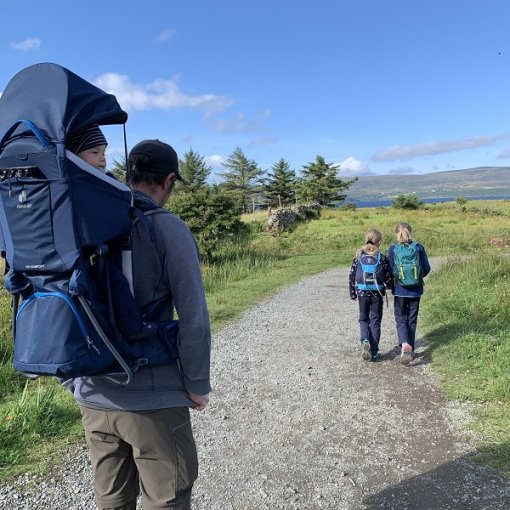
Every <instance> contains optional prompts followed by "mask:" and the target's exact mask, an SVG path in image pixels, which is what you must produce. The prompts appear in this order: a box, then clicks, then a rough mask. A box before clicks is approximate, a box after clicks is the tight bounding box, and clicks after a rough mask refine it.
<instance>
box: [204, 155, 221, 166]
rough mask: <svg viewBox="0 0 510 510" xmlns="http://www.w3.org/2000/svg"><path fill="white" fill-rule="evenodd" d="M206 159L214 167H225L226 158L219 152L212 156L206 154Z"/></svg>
mask: <svg viewBox="0 0 510 510" xmlns="http://www.w3.org/2000/svg"><path fill="white" fill-rule="evenodd" d="M204 161H205V162H206V164H207V165H209V166H210V167H212V168H223V167H222V164H223V163H224V162H225V161H226V159H225V158H224V157H223V156H220V155H218V154H213V155H212V156H205V157H204Z"/></svg>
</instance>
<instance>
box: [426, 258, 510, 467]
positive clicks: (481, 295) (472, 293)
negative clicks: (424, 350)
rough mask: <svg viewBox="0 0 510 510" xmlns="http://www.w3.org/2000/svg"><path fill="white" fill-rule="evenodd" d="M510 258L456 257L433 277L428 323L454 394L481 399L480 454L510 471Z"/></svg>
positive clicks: (435, 355) (438, 366) (436, 357)
mask: <svg viewBox="0 0 510 510" xmlns="http://www.w3.org/2000/svg"><path fill="white" fill-rule="evenodd" d="M509 282H510V258H509V257H508V256H507V254H495V253H490V252H481V253H478V254H477V255H475V256H473V257H470V258H469V259H465V260H461V259H456V260H455V259H453V260H450V261H449V262H448V263H447V264H446V265H444V266H443V267H441V268H440V269H439V270H438V271H437V272H436V273H435V274H434V275H433V276H432V278H431V279H430V282H429V284H428V288H427V298H426V299H423V306H422V317H423V326H424V328H425V333H426V336H427V340H428V342H429V352H430V357H431V361H432V367H433V369H434V370H435V371H436V372H437V373H438V374H439V375H440V377H441V385H442V387H443V388H444V390H445V391H446V394H447V395H448V397H449V398H451V399H455V400H460V401H465V402H471V403H476V404H478V406H477V407H476V411H475V414H474V417H475V420H474V422H473V424H472V427H473V428H474V429H475V430H476V431H477V432H478V433H479V434H480V435H481V437H483V440H482V441H481V445H480V447H481V452H482V453H481V454H480V459H482V460H484V461H486V462H490V463H491V464H492V465H494V466H495V467H497V468H498V469H500V470H501V471H503V472H505V473H506V474H507V475H510V369H509V360H510V299H509V298H510V287H509Z"/></svg>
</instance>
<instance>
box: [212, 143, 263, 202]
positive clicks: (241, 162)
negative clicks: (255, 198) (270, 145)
mask: <svg viewBox="0 0 510 510" xmlns="http://www.w3.org/2000/svg"><path fill="white" fill-rule="evenodd" d="M222 165H223V167H224V168H225V169H226V171H225V172H223V173H220V174H219V175H220V176H221V177H223V178H224V179H225V182H224V184H223V186H224V187H225V188H226V189H227V190H229V191H231V192H232V194H233V195H234V196H235V197H236V199H237V201H238V203H239V205H240V206H241V207H242V209H243V210H244V211H247V210H249V209H250V199H251V197H252V195H253V194H254V193H256V192H257V191H259V189H258V188H259V187H260V185H259V178H260V177H261V175H262V173H263V172H262V170H261V169H260V168H258V166H257V163H256V162H255V161H254V160H252V159H248V158H247V157H246V156H245V155H244V152H243V151H242V149H241V148H240V147H236V149H235V150H234V152H233V153H232V154H231V155H230V156H229V157H228V158H227V161H226V162H225V163H223V164H222Z"/></svg>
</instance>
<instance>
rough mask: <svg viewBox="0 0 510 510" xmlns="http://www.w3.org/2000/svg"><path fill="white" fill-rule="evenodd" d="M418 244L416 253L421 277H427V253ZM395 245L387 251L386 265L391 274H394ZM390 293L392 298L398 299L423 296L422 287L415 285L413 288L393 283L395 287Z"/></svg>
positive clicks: (428, 271) (428, 266)
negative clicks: (418, 257)
mask: <svg viewBox="0 0 510 510" xmlns="http://www.w3.org/2000/svg"><path fill="white" fill-rule="evenodd" d="M417 244H418V253H419V255H420V263H421V267H422V270H423V276H424V277H425V276H427V275H428V274H429V273H430V264H429V259H428V257H427V252H426V251H425V248H424V247H423V245H422V244H420V243H417ZM394 259H395V245H394V244H392V245H391V246H390V249H389V250H388V264H389V266H390V269H391V272H392V273H393V274H394V272H395V264H394ZM392 293H393V295H394V296H399V297H409V298H416V297H420V296H421V295H422V294H423V285H416V286H415V287H403V286H402V285H400V283H398V282H397V281H395V287H394V288H393V290H392Z"/></svg>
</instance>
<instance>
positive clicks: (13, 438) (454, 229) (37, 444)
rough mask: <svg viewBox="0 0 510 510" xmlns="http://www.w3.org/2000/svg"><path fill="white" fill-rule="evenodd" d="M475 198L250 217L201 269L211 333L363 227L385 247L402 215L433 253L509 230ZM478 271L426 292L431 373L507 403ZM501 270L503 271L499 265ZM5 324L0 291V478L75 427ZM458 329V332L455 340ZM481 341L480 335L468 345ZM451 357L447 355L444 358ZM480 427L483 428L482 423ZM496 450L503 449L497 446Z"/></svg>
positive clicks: (509, 209) (348, 247)
mask: <svg viewBox="0 0 510 510" xmlns="http://www.w3.org/2000/svg"><path fill="white" fill-rule="evenodd" d="M473 204H476V207H473V206H472V204H471V203H468V204H467V205H466V206H465V207H464V208H462V207H460V206H459V205H458V204H455V203H451V204H443V205H439V204H438V205H430V206H427V207H426V208H425V209H423V210H418V211H405V212H403V211H397V210H395V209H391V208H376V209H363V210H357V211H345V210H324V211H323V214H322V218H321V219H319V220H313V221H310V222H308V223H306V224H301V225H299V226H298V228H297V229H296V230H295V231H294V232H292V233H284V234H281V235H278V236H273V235H269V234H268V233H266V232H265V230H264V224H265V221H266V220H267V216H266V214H265V213H257V214H256V215H248V216H246V217H245V218H244V220H245V221H246V222H248V223H251V224H252V231H253V234H252V237H251V239H250V240H249V241H245V242H242V243H230V244H227V245H225V246H224V247H223V248H222V250H221V251H220V252H218V253H217V254H215V263H214V264H213V265H204V266H203V278H204V284H205V288H206V293H207V299H208V305H209V311H210V315H211V321H212V326H213V329H214V330H217V329H218V328H219V327H221V326H223V325H224V324H225V323H227V322H228V321H230V320H232V319H233V318H235V317H237V316H238V315H239V314H240V313H241V312H243V311H244V310H246V309H247V308H248V307H249V306H251V305H252V304H254V303H256V302H257V301H260V300H261V299H263V298H264V297H266V296H268V295H270V294H271V293H273V292H274V291H275V290H276V289H278V288H281V287H283V286H286V285H288V284H289V283H291V282H294V281H296V280H298V279H300V278H302V277H303V276H306V275H310V274H313V273H316V272H319V271H322V270H325V269H328V268H332V267H339V266H347V265H348V264H350V261H351V260H352V256H353V254H354V252H355V251H356V249H357V248H358V247H359V246H361V244H362V243H363V236H364V233H365V231H366V230H367V229H368V228H370V227H372V226H375V227H377V228H378V229H379V230H381V232H382V233H383V235H384V239H383V243H384V246H383V248H387V247H388V246H389V244H391V243H392V242H393V237H394V233H393V232H394V227H395V225H396V224H397V223H398V222H400V221H407V222H409V223H411V225H412V226H413V227H414V230H415V234H416V238H417V239H418V240H419V241H421V242H422V243H424V244H425V246H426V247H427V251H428V252H429V254H430V255H431V256H437V255H458V254H460V255H472V254H476V253H478V252H480V250H483V249H485V247H486V246H487V245H488V240H489V238H490V237H491V236H499V235H504V234H507V233H508V216H509V215H510V203H507V202H487V203H482V202H476V203H474V202H473ZM495 210H497V211H498V212H494V211H495ZM455 267H457V266H455ZM461 267H462V266H461ZM470 271H471V273H473V275H474V274H475V273H476V271H475V270H474V269H471V270H468V272H470ZM478 271H479V279H480V280H483V282H484V284H483V285H485V286H486V290H487V292H485V293H484V292H481V291H480V289H479V286H476V285H474V284H473V286H472V287H470V294H471V295H473V296H475V298H471V299H467V298H466V294H468V293H467V292H464V290H463V289H465V283H464V282H460V281H458V279H456V278H452V279H450V280H449V283H448V285H447V286H446V285H444V286H443V288H448V289H450V290H451V291H452V293H454V291H455V289H456V288H457V287H459V288H460V289H461V290H460V291H458V293H457V291H455V294H458V296H457V297H456V298H455V299H453V300H452V299H449V297H448V295H446V297H445V298H444V299H443V300H442V301H440V302H439V301H438V303H437V304H434V303H435V299H436V298H437V299H439V296H440V294H441V293H440V292H427V299H424V305H426V303H427V301H428V300H429V298H432V297H434V299H433V300H432V299H431V300H430V301H431V302H430V306H431V308H430V310H433V311H430V312H427V313H429V316H430V317H435V314H436V313H441V316H440V317H441V320H438V321H437V323H435V324H436V327H434V331H431V338H432V341H433V345H434V347H433V350H432V354H433V360H434V367H436V369H437V370H438V371H441V370H444V374H445V376H444V380H445V384H446V385H447V387H448V391H450V392H451V395H452V397H455V398H463V399H474V400H476V401H480V402H481V401H484V402H485V401H490V402H493V401H494V402H495V401H496V400H495V399H497V398H500V399H502V400H501V401H502V402H506V403H504V404H503V405H505V406H506V405H507V403H508V400H507V396H506V395H507V394H508V386H507V384H508V382H507V380H506V379H505V377H503V376H502V375H501V371H502V366H501V365H500V364H499V363H498V362H497V360H498V359H499V358H502V357H505V356H506V357H507V359H508V350H507V346H508V341H507V331H508V328H507V326H506V325H505V317H506V318H508V307H505V308H504V311H502V307H501V306H499V307H498V306H497V302H496V301H497V299H492V298H489V297H488V293H489V290H490V292H494V290H495V289H496V282H497V281H498V278H496V274H495V273H494V276H493V277H489V275H491V274H493V273H491V272H490V271H489V272H487V271H485V270H483V268H482V267H480V268H479V269H478ZM504 274H507V272H506V270H505V272H504ZM438 278H439V276H438ZM441 278H442V277H441ZM444 278H449V276H444ZM491 278H492V279H491ZM504 278H508V276H506V277H504ZM434 279H435V277H433V278H432V279H431V281H432V282H433V281H434ZM489 281H490V282H492V283H489ZM491 285H492V287H491ZM431 288H432V285H431ZM439 288H441V285H439ZM497 292H498V293H499V294H498V295H499V299H500V301H504V300H505V299H506V294H504V292H505V289H504V285H503V286H498V287H497ZM432 307H433V308H432ZM448 307H450V308H448ZM446 310H448V312H446ZM452 317H462V320H458V321H457V322H455V323H454V324H450V323H449V322H447V321H448V320H451V318H452ZM472 317H475V318H476V320H474V319H473V320H472ZM441 321H443V322H441ZM10 322H11V310H10V299H9V297H8V296H7V294H6V292H5V290H0V459H1V461H0V462H1V463H0V477H4V478H5V477H7V476H11V475H13V474H15V473H17V472H20V471H21V470H25V469H28V468H29V467H30V469H32V470H33V469H43V468H44V465H45V461H47V459H48V452H50V451H54V452H58V447H54V446H53V445H59V444H60V445H61V444H65V443H66V442H67V441H73V440H76V438H77V437H80V430H81V426H80V423H79V415H78V411H77V407H76V405H75V404H74V402H73V401H72V398H71V396H70V395H69V394H68V393H67V392H66V390H64V389H62V388H61V387H60V386H58V385H57V384H56V382H55V381H53V380H51V379H49V378H45V379H39V380H38V381H36V382H35V383H34V382H28V383H27V382H26V380H25V379H23V378H22V377H20V376H19V375H18V374H16V373H15V372H14V371H13V369H12V367H11V359H12V337H11V332H10ZM507 322H508V321H507ZM433 324H434V322H431V325H433ZM437 324H440V325H439V326H437ZM441 328H442V329H441ZM477 328H478V329H477ZM459 331H461V332H462V331H464V332H465V333H466V335H465V336H461V334H460V333H459ZM445 336H446V338H447V339H448V340H447V342H446V343H445V341H444V338H445ZM436 338H437V341H436V340H435V339H436ZM480 338H483V339H485V341H480V342H478V343H475V341H476V339H480ZM436 344H437V345H436ZM448 344H451V345H452V346H456V347H455V348H456V349H458V351H459V352H460V353H462V356H460V357H455V356H452V355H451V349H448V348H446V347H445V346H446V345H448ZM480 353H481V354H480ZM480 355H481V356H482V357H480ZM468 356H470V357H468ZM450 358H454V359H452V360H451V363H450ZM464 358H466V359H467V361H466V359H464ZM442 360H443V361H442ZM455 364H458V369H456V370H455V372H454V373H453V374H452V372H450V369H451V366H456V365H455ZM449 367H450V368H449ZM462 370H466V371H468V370H469V371H470V372H469V373H470V374H471V375H472V378H473V381H476V383H474V382H473V381H464V379H461V374H460V373H459V372H461V371H462ZM446 374H452V375H446ZM449 381H451V383H450V382H449ZM505 381H506V382H505ZM458 388H462V393H460V392H459V393H455V391H460V390H459V389H458ZM482 390H483V391H482ZM505 392H506V393H505ZM496 395H499V396H498V397H496ZM486 399H490V400H486ZM493 399H494V400H493ZM483 409H484V410H486V411H487V413H489V414H490V419H489V418H480V420H482V421H481V422H480V423H486V424H489V423H491V424H492V425H491V426H490V427H491V428H490V430H495V431H496V430H499V428H501V426H500V424H499V421H498V420H497V418H496V414H494V413H492V411H491V407H490V406H488V407H487V408H483ZM506 416H508V414H507V415H506ZM491 420H493V421H491ZM16 430H18V433H16V432H15V431H16ZM485 430H486V431H487V430H489V425H487V426H485ZM505 430H506V429H505ZM20 431H23V433H20ZM491 434H492V432H491ZM495 434H496V433H495ZM498 434H499V433H498ZM497 437H498V438H500V436H499V435H498V436H497ZM498 441H499V442H501V439H497V440H495V441H493V442H492V443H491V445H492V446H493V445H498V444H499V443H498ZM492 446H491V447H492ZM498 451H502V450H501V448H500V449H499V450H498ZM38 452H39V453H38ZM492 458H493V459H494V456H492ZM27 463H29V464H30V466H28V464H27Z"/></svg>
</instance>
